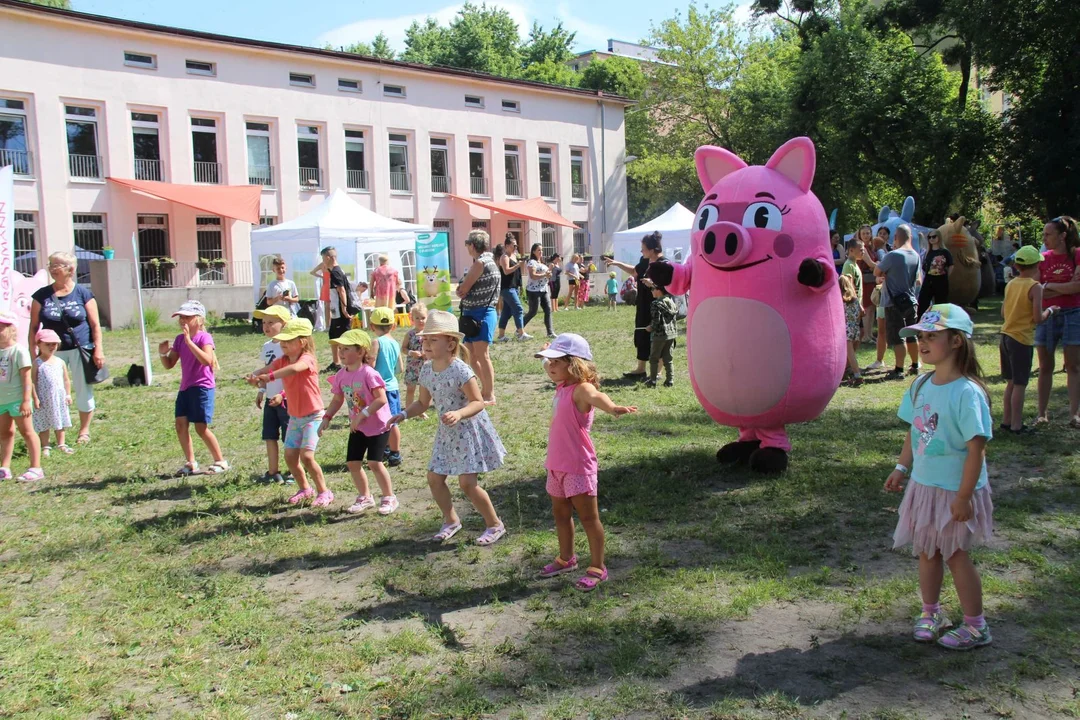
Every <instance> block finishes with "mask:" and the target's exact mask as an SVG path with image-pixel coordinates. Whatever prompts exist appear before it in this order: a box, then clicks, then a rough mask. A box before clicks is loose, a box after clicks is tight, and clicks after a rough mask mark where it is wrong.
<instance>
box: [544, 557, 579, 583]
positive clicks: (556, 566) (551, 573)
mask: <svg viewBox="0 0 1080 720" xmlns="http://www.w3.org/2000/svg"><path fill="white" fill-rule="evenodd" d="M575 570H577V555H571V556H570V560H569V561H567V560H563V559H562V558H561V557H556V558H555V560H554V561H552V562H549V563H548V564H547V565H545V566H544V567H542V568H541V569H540V577H542V578H553V577H555V576H556V575H562V574H563V573H568V572H573V571H575Z"/></svg>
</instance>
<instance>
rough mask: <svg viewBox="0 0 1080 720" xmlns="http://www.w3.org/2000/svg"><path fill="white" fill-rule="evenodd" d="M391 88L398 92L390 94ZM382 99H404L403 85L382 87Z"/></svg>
mask: <svg viewBox="0 0 1080 720" xmlns="http://www.w3.org/2000/svg"><path fill="white" fill-rule="evenodd" d="M391 88H394V89H395V90H399V91H400V92H391V90H390V89H391ZM383 97H391V98H404V97H406V92H405V86H404V85H383Z"/></svg>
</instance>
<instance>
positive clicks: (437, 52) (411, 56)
mask: <svg viewBox="0 0 1080 720" xmlns="http://www.w3.org/2000/svg"><path fill="white" fill-rule="evenodd" d="M449 47H450V30H449V28H444V27H442V26H441V25H439V23H438V21H436V20H435V18H432V17H429V18H427V19H426V20H425V21H424V22H423V24H421V23H418V22H415V21H414V22H413V23H412V24H411V25H410V26H409V27H408V28H407V29H406V30H405V50H404V51H402V53H401V57H400V59H402V60H404V61H406V62H414V63H421V64H423V65H449V64H450V63H449V60H450V51H449Z"/></svg>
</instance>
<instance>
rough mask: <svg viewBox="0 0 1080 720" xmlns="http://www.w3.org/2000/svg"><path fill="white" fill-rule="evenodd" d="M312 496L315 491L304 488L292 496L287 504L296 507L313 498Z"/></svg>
mask: <svg viewBox="0 0 1080 720" xmlns="http://www.w3.org/2000/svg"><path fill="white" fill-rule="evenodd" d="M314 496H315V491H314V490H312V489H311V488H306V489H304V490H300V491H299V492H297V493H296V494H295V495H293V496H292V497H291V498H289V500H288V502H289V504H290V505H296V504H297V503H299V502H303V501H304V500H307V499H308V498H310V497H314Z"/></svg>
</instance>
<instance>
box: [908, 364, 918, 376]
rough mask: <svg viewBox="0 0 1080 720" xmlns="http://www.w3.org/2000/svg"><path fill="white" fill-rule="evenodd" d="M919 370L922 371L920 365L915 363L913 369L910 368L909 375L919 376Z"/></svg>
mask: <svg viewBox="0 0 1080 720" xmlns="http://www.w3.org/2000/svg"><path fill="white" fill-rule="evenodd" d="M919 369H920V365H919V363H913V364H912V365H911V367H909V368H908V371H907V374H908V375H918V374H919Z"/></svg>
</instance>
